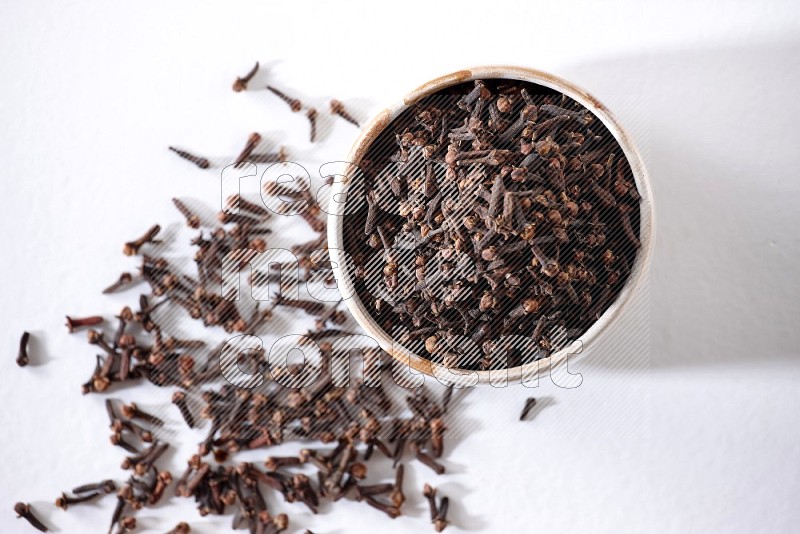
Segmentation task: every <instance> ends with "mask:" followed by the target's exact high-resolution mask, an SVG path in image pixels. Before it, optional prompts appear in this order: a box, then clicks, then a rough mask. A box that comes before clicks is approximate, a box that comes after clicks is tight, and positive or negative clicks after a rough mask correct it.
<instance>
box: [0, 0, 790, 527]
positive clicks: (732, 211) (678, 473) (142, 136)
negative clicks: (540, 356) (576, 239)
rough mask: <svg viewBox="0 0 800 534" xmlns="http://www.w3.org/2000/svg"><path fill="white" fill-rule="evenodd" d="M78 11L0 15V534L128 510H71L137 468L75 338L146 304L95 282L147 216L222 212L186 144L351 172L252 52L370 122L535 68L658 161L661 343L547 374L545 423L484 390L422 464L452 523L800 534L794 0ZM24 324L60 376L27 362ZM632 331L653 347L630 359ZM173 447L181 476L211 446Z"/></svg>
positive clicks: (411, 510)
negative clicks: (266, 147)
mask: <svg viewBox="0 0 800 534" xmlns="http://www.w3.org/2000/svg"><path fill="white" fill-rule="evenodd" d="M67 4H68V3H66V2H64V3H55V2H49V3H46V2H41V1H24V2H23V1H15V2H12V1H5V2H3V4H2V6H1V7H0V44H2V50H3V54H2V60H0V125H1V126H0V161H2V174H3V178H2V181H0V198H1V199H2V201H3V205H2V207H1V208H0V229H1V230H2V240H3V245H2V246H3V250H4V253H3V255H2V257H3V264H2V270H1V271H0V274H2V282H0V283H1V284H2V285H1V286H0V287H1V288H2V296H3V300H2V306H1V307H0V324H2V332H3V336H2V347H3V349H2V351H0V352H2V354H4V355H5V356H4V357H3V358H0V376H2V379H3V383H2V386H0V428H2V433H1V434H0V435H2V438H0V439H1V441H0V531H1V532H17V531H20V532H22V531H27V527H26V526H25V525H23V524H22V522H21V521H17V520H16V519H14V516H13V512H12V511H11V508H12V506H13V503H14V502H15V501H17V500H26V501H30V502H32V503H33V504H34V506H35V507H36V508H37V509H39V510H41V512H42V515H43V516H44V517H45V519H46V520H47V521H48V522H49V523H50V524H52V525H55V526H57V527H58V528H59V529H60V531H61V532H70V533H71V532H88V531H92V532H96V531H104V530H105V528H107V526H106V525H107V521H108V518H109V516H110V514H111V510H112V508H113V502H112V501H113V499H107V500H106V501H105V502H102V503H100V504H98V505H90V506H85V507H82V508H81V507H75V508H74V510H71V511H70V512H67V513H64V512H62V511H60V510H57V509H55V508H54V507H53V506H52V501H53V500H54V499H55V497H56V496H57V495H58V493H59V492H60V491H61V490H65V489H69V488H71V487H73V486H75V485H77V484H80V483H83V482H88V481H91V480H95V479H100V478H103V477H107V476H112V477H114V478H117V479H122V478H123V475H124V473H123V472H122V471H120V470H119V468H118V464H119V462H120V460H121V458H122V453H121V452H120V451H119V450H117V449H115V448H112V447H111V446H110V445H108V444H107V442H106V438H105V433H106V424H107V423H106V420H105V413H104V410H103V408H102V398H101V397H100V396H93V397H91V396H90V397H82V396H81V395H80V391H79V389H80V388H79V384H80V383H82V382H83V381H84V380H85V379H86V378H87V377H88V375H89V374H90V372H91V369H92V367H93V361H92V360H93V356H92V351H91V350H90V349H89V348H88V347H86V345H85V341H84V337H83V336H73V337H69V336H68V335H67V334H66V333H65V329H64V328H63V326H62V322H63V315H64V314H65V313H73V314H76V315H81V314H89V313H94V312H103V313H106V314H108V315H110V314H111V313H115V312H116V311H118V309H119V307H120V306H121V305H122V304H123V303H127V302H130V300H131V299H132V298H133V296H134V295H135V294H128V295H119V296H113V297H104V296H102V295H99V290H100V289H102V287H104V286H105V285H106V282H110V281H111V280H112V279H114V278H115V277H116V276H117V275H118V274H119V272H120V271H122V270H125V269H131V268H133V267H134V266H135V262H133V261H130V260H128V259H126V258H124V257H123V256H122V255H121V254H120V252H119V251H120V248H121V244H122V242H124V241H125V240H127V239H129V238H131V237H133V236H135V235H138V234H139V233H141V231H142V230H143V229H144V228H145V227H146V226H147V225H148V224H150V223H151V222H155V221H159V222H162V223H163V224H165V225H168V223H172V222H175V221H178V218H177V214H176V213H175V212H174V210H173V208H172V206H171V204H170V202H169V199H170V197H172V196H181V197H189V198H191V199H195V200H197V201H202V202H204V203H206V204H208V205H210V206H212V207H213V206H214V205H215V202H218V198H219V180H218V174H217V173H216V172H215V171H213V170H210V171H207V172H202V171H199V170H197V169H195V168H193V167H192V166H191V165H188V164H186V163H185V162H183V161H181V160H179V159H178V158H176V157H174V156H173V155H171V154H169V153H168V152H167V150H166V147H167V146H168V145H170V144H177V145H181V146H185V147H187V148H190V149H192V150H196V151H197V152H200V153H202V154H207V155H209V156H211V157H214V158H217V160H218V161H222V162H225V161H227V160H226V158H230V157H232V156H234V155H235V154H236V153H237V151H238V150H239V149H240V147H241V145H242V144H243V142H244V139H245V138H246V136H247V134H248V133H249V132H251V131H260V132H262V133H266V135H267V138H268V139H269V140H270V141H271V142H273V143H275V144H277V143H282V144H285V145H287V146H288V147H289V149H290V154H292V155H293V156H295V157H296V158H298V159H301V160H304V161H310V162H315V161H316V162H322V161H325V158H328V159H341V158H342V157H344V154H345V151H346V149H347V147H348V146H349V144H350V143H351V142H352V140H353V139H354V138H355V135H356V130H355V129H354V128H352V127H350V126H349V125H347V124H346V123H343V122H341V121H336V122H333V121H329V120H325V121H323V122H324V123H325V125H324V126H325V129H329V128H330V126H331V125H333V128H334V129H333V130H332V131H329V132H327V133H326V134H325V135H324V137H325V139H324V140H323V142H322V143H320V145H318V146H315V147H312V146H311V145H309V144H308V143H307V142H306V139H305V135H306V130H305V128H306V123H305V119H304V118H303V117H302V116H299V115H298V116H295V115H292V114H291V113H289V112H288V111H287V110H286V108H285V107H284V106H283V104H282V103H280V102H277V101H275V100H274V99H273V98H271V97H270V95H268V94H267V93H266V92H264V91H263V90H261V91H252V92H248V93H241V94H235V93H233V92H232V91H231V90H230V84H231V82H232V81H233V79H234V78H235V77H236V76H237V75H239V74H242V73H244V72H245V71H246V70H247V69H248V68H249V67H250V66H251V64H252V62H253V61H255V60H259V61H261V62H262V65H266V66H268V70H265V71H264V72H262V73H261V74H260V75H259V78H258V79H257V80H258V85H259V86H263V85H264V84H265V83H267V82H269V83H275V84H276V85H279V86H282V87H285V88H286V89H287V90H293V91H295V92H297V93H298V94H300V95H301V96H302V97H303V98H304V99H306V100H308V101H309V102H312V103H314V104H316V105H318V106H324V105H325V103H326V102H327V100H328V99H329V98H331V97H337V98H339V99H341V100H344V101H345V102H346V103H347V104H348V105H350V106H352V107H353V109H354V110H356V112H357V114H358V115H359V116H360V117H361V118H362V119H364V118H366V117H368V116H370V114H371V113H374V112H375V111H377V110H379V109H380V108H381V106H383V105H386V104H388V103H391V102H394V101H396V100H398V99H399V98H400V97H401V96H402V95H403V94H404V93H405V92H407V91H409V90H410V89H412V88H414V87H416V86H417V85H419V84H420V83H422V82H424V81H426V80H428V79H430V78H433V77H435V76H438V75H441V74H444V73H447V72H450V71H453V70H457V69H459V68H463V67H465V66H470V65H478V64H490V63H507V64H518V65H523V66H531V67H536V68H540V69H543V70H548V71H551V72H554V73H555V74H559V75H561V76H563V77H565V78H567V79H569V80H571V81H573V82H575V83H577V84H578V85H581V86H584V87H585V88H586V89H588V90H589V91H590V92H592V93H593V94H594V95H595V96H597V97H598V98H599V99H600V100H601V101H603V102H604V103H605V104H606V105H607V106H608V107H609V108H610V109H611V110H612V111H613V112H614V113H615V114H616V115H617V117H618V118H619V120H620V121H621V123H622V124H623V125H624V126H625V127H626V128H628V129H629V130H630V131H631V133H632V135H633V137H634V138H635V139H636V140H637V141H638V143H639V145H640V146H641V147H642V151H643V154H644V158H645V162H646V164H647V167H648V169H649V171H650V174H651V177H652V182H653V191H654V197H655V201H656V208H657V226H658V235H657V245H656V251H655V256H654V258H653V269H652V282H651V287H650V296H649V299H650V307H651V313H650V314H649V315H650V317H649V319H647V314H646V313H645V314H640V315H638V316H637V317H633V318H631V317H628V320H632V321H634V324H636V320H638V321H639V323H638V324H639V328H644V329H645V333H646V335H645V336H639V338H637V339H636V340H629V339H627V338H626V337H625V336H626V335H628V334H624V335H623V334H622V333H620V334H617V335H616V336H615V335H614V334H612V335H611V336H609V337H610V339H609V340H608V341H607V342H606V344H605V345H604V348H605V350H599V349H598V350H595V351H592V353H590V354H587V355H586V357H585V358H583V359H581V360H580V361H579V362H578V363H577V365H576V367H575V370H577V371H580V372H581V373H582V374H583V378H584V383H583V384H582V385H581V386H580V387H579V388H577V389H575V390H562V389H560V388H557V387H555V386H554V385H553V384H551V383H547V382H546V381H543V382H542V384H541V385H540V387H539V388H538V390H534V391H533V392H532V393H533V394H534V395H536V396H537V397H539V398H540V399H542V400H543V402H541V404H542V406H543V407H542V408H541V409H540V410H538V411H537V412H536V414H535V417H534V418H533V420H532V421H529V422H527V423H519V422H517V421H516V418H517V415H518V412H519V409H520V407H521V405H522V403H523V400H524V398H525V397H527V396H528V395H530V394H531V392H530V391H525V390H523V389H522V388H520V387H516V388H508V389H505V390H492V389H491V388H482V389H480V390H476V391H472V392H471V393H470V394H469V395H467V396H466V397H464V399H463V403H462V404H461V406H460V410H459V413H460V414H459V415H458V416H457V417H458V420H457V421H455V422H454V423H453V426H454V428H455V429H456V430H454V432H453V434H454V435H453V436H452V438H453V443H456V442H457V443H458V445H457V446H456V448H455V449H454V450H453V451H452V452H451V453H450V454H449V455H448V457H447V466H448V469H449V473H450V474H448V475H446V476H443V477H439V478H438V479H436V477H434V476H433V475H432V474H431V473H430V472H428V471H425V470H421V469H415V470H414V471H413V472H412V474H411V475H409V481H408V486H409V493H411V492H412V489H411V488H412V486H413V488H414V489H413V492H415V493H416V492H417V491H418V488H419V487H421V485H422V483H423V482H424V481H429V482H432V483H435V484H438V485H439V487H440V488H441V491H442V492H443V493H445V494H448V495H450V496H451V497H453V501H454V502H453V504H452V519H453V521H454V523H455V525H454V526H452V527H451V529H452V530H449V531H451V532H459V531H462V530H463V531H471V532H497V533H505V532H537V533H538V532H541V533H545V532H547V533H574V532H603V533H604V532H608V533H623V532H625V533H627V532H659V533H662V532H663V533H680V534H685V533H691V532H698V533H717V532H719V533H728V532H747V533H756V532H765V533H767V532H769V533H772V532H792V531H795V530H796V528H797V527H796V524H797V522H798V520H800V514H798V507H797V506H796V504H797V495H798V493H799V492H800V477H799V476H798V474H800V439H798V438H799V437H800V432H798V428H800V411H798V402H799V401H800V388H798V384H800V382H798V379H800V362H798V346H797V345H798V341H799V337H800V336H799V335H798V333H797V331H798V323H799V322H800V321H798V319H799V318H800V286H798V283H797V272H798V268H799V267H800V242H799V241H798V237H797V236H798V230H797V229H798V224H799V223H800V203H798V200H800V181H799V180H798V178H800V177H798V161H797V153H798V136H797V133H796V129H797V127H798V126H797V125H798V124H800V105H798V102H797V87H798V86H800V72H799V71H798V63H797V58H798V56H799V55H800V42H799V41H798V37H797V36H798V31H799V30H800V8H798V6H797V4H796V3H793V2H788V1H787V2H759V1H749V2H702V3H701V2H662V3H660V4H655V3H645V2H641V1H630V2H620V1H618V2H608V1H605V2H596V1H590V2H564V1H558V2H541V1H540V2H509V1H494V2H465V1H462V2H430V1H429V2H414V1H404V2H398V3H394V4H391V5H389V4H386V5H382V4H380V3H378V2H363V3H362V2H358V3H344V2H341V3H340V2H325V3H320V4H314V3H311V2H300V1H293V2H282V3H278V2H271V3H268V4H267V3H262V2H258V3H256V2H236V1H230V2H224V3H223V2H220V3H216V5H215V7H209V6H204V7H200V6H199V4H200V3H198V2H190V1H181V2H154V1H141V2H124V3H122V2H107V1H84V2H81V3H80V4H81V5H80V6H79V7H77V6H71V7H68V5H67ZM69 4H75V3H74V2H73V3H69ZM701 4H702V5H701ZM317 164H318V163H317ZM310 170H312V172H313V171H314V168H313V167H311V168H310ZM176 227H177V225H174V224H173V225H171V226H170V228H176ZM180 235H181V236H182V239H184V240H185V239H186V235H188V234H185V233H182V234H180ZM629 315H630V314H629ZM642 318H644V319H646V320H644V321H643V320H642ZM25 329H27V330H31V331H32V333H33V334H34V336H35V338H36V341H35V343H34V344H33V345H32V347H31V349H32V353H33V354H34V356H33V357H34V359H37V360H38V361H39V363H40V365H35V366H31V367H28V368H26V369H19V368H17V367H16V366H15V365H14V363H13V360H14V356H15V354H16V348H17V342H18V338H19V334H20V333H21V332H22V331H23V330H25ZM620 332H621V329H620ZM648 337H649V339H650V343H649V349H647V348H646V346H647V344H646V343H644V344H643V343H642V341H641V340H642V339H645V340H646V339H647V338H648ZM626 344H629V345H632V346H635V347H637V348H641V347H642V346H644V347H645V350H644V351H640V353H639V354H634V355H632V354H631V353H630V352H629V351H628V352H626V350H625V348H624V347H625V346H626ZM601 348H602V347H601ZM637 350H638V349H637ZM615 351H616V352H615ZM620 355H622V356H620ZM115 395H116V396H118V397H122V398H133V399H137V400H139V401H140V402H141V403H142V404H145V405H146V406H148V407H152V408H153V409H155V410H161V409H162V408H165V409H166V411H165V412H164V413H167V414H169V416H170V418H171V420H173V421H175V428H179V425H178V421H177V413H175V412H174V410H172V409H171V408H172V407H170V406H167V405H166V404H165V401H166V399H168V392H165V391H161V390H157V389H155V388H136V390H131V391H125V392H122V393H118V394H115ZM180 435H181V436H182V437H183V441H184V442H185V443H186V446H185V447H183V448H182V449H181V451H180V452H178V453H177V454H175V455H174V456H172V457H170V458H171V462H172V466H171V467H172V469H173V472H179V471H180V470H182V468H183V465H184V463H183V462H184V460H185V458H186V457H187V455H188V454H190V452H191V450H192V449H193V448H194V446H195V443H196V442H197V441H199V439H200V437H199V436H200V434H197V435H192V434H188V433H185V434H180ZM263 456H264V455H263V454H261V453H259V456H256V458H257V459H261V458H263ZM275 508H276V509H281V510H285V511H288V512H289V513H290V515H291V517H292V521H293V525H292V531H293V532H300V531H302V528H306V527H308V528H311V529H312V530H313V531H314V532H317V533H344V532H348V533H350V532H372V531H374V529H378V528H380V529H383V531H386V532H390V531H391V532H407V531H411V530H412V529H413V530H414V531H415V532H426V531H431V532H432V530H428V529H429V528H430V527H429V526H428V525H427V524H426V523H427V519H426V517H427V510H426V509H425V505H424V503H423V502H422V500H421V498H420V497H419V496H414V497H413V498H410V502H409V503H408V505H407V512H408V517H403V518H401V519H398V520H396V521H394V522H388V521H387V520H385V518H384V517H383V516H382V515H380V514H379V513H378V512H375V511H374V510H372V509H369V508H367V507H366V506H364V505H361V504H357V503H337V504H336V505H335V506H334V507H332V508H331V509H330V510H328V511H326V513H324V514H321V515H319V516H316V517H312V516H311V515H310V514H308V513H307V512H306V511H305V510H304V509H303V508H302V507H301V506H300V505H283V504H280V505H276V506H275ZM138 517H139V519H140V524H141V525H142V527H143V528H142V531H146V532H163V531H165V530H168V528H171V527H172V526H173V525H174V523H176V522H177V521H180V520H186V521H189V522H190V523H191V524H192V526H193V529H195V530H196V531H197V532H215V531H217V530H216V529H217V528H218V527H215V526H213V525H225V526H226V528H227V524H228V522H229V517H226V518H224V520H221V521H217V522H216V523H215V522H213V521H211V520H210V518H206V519H202V518H200V517H199V516H197V514H196V512H195V511H194V510H193V509H192V506H191V503H190V502H189V501H188V500H184V499H180V500H179V499H175V498H171V499H170V500H169V501H168V502H167V503H166V505H163V506H160V507H159V508H157V509H154V510H152V509H147V510H144V511H142V512H141V513H140V514H139V515H138ZM301 527H302V528H301ZM219 528H221V527H219ZM193 531H194V530H193Z"/></svg>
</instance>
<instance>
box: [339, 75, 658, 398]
mask: <svg viewBox="0 0 800 534" xmlns="http://www.w3.org/2000/svg"><path fill="white" fill-rule="evenodd" d="M499 78H505V79H509V80H521V81H526V82H531V83H535V84H538V85H541V86H544V87H549V88H551V89H555V90H557V91H559V92H561V93H563V94H565V95H567V96H568V97H570V98H572V99H574V100H575V101H577V102H579V103H580V104H582V105H583V106H584V107H586V109H588V110H590V111H591V112H592V113H594V115H595V116H596V117H597V118H598V119H599V120H600V121H601V122H602V123H603V124H604V125H605V126H606V127H607V128H608V130H609V132H611V134H612V135H613V136H614V138H615V139H616V140H617V142H618V143H619V145H620V147H622V150H623V152H624V154H625V157H626V158H627V159H628V162H629V163H630V166H631V170H632V171H633V176H634V178H635V181H636V187H637V188H638V190H639V193H640V195H641V202H640V205H639V207H640V210H641V212H640V225H639V234H640V235H639V239H640V241H641V248H640V250H639V252H638V254H637V257H636V261H635V263H634V265H633V266H632V268H631V274H630V276H629V278H628V281H627V282H626V284H625V286H624V287H623V289H622V291H621V292H620V294H619V295H618V296H617V299H616V300H615V301H614V302H613V303H612V304H611V306H609V308H608V309H607V310H606V311H605V313H603V315H602V316H601V317H600V318H599V319H598V320H597V321H596V322H595V323H594V324H593V325H592V326H591V327H590V328H589V329H588V330H587V331H586V332H585V333H584V334H583V335H582V336H581V337H579V338H578V339H577V340H575V341H574V342H573V343H572V344H571V345H569V346H567V347H565V348H563V349H562V350H561V351H560V352H557V353H555V354H553V355H551V356H550V357H549V358H545V359H541V360H538V361H536V362H533V363H529V364H525V365H522V366H519V367H513V368H509V369H507V370H504V371H502V377H503V379H507V380H509V381H511V382H512V383H513V382H515V381H519V380H520V379H523V378H530V377H533V376H536V371H537V369H538V371H539V373H541V372H542V371H543V370H545V369H547V368H548V367H549V366H550V365H551V362H552V360H554V359H556V358H558V357H559V356H563V355H564V354H565V353H574V352H577V350H576V348H577V347H578V346H580V347H582V349H587V348H589V347H591V346H592V344H593V343H594V342H596V340H597V339H598V337H599V336H600V335H601V334H602V333H603V332H605V331H607V330H608V329H609V328H610V327H611V325H612V324H613V323H614V321H615V319H616V318H617V317H618V316H619V315H620V313H621V311H622V309H623V308H624V307H625V305H626V304H627V303H629V302H630V300H631V295H632V294H633V293H634V291H635V290H636V289H637V287H639V286H640V285H641V284H642V283H643V280H644V279H645V277H646V276H647V270H648V266H649V262H650V257H651V255H652V247H653V238H654V226H653V222H654V220H653V216H654V213H653V201H652V196H651V195H652V193H651V187H650V182H649V179H648V177H647V173H646V172H645V168H644V164H643V163H642V160H641V157H640V155H639V152H638V151H637V150H636V148H635V147H634V145H633V142H632V141H631V139H630V137H629V136H628V135H627V133H626V132H625V131H624V130H623V129H622V127H621V126H620V125H619V123H618V122H617V121H616V119H615V118H614V116H613V115H612V114H611V112H610V111H609V110H608V109H606V107H605V106H603V104H601V103H600V102H599V101H598V100H597V99H596V98H594V97H593V96H591V95H590V94H589V93H587V92H586V91H584V90H583V89H581V88H579V87H577V86H575V85H574V84H572V83H570V82H568V81H566V80H564V79H562V78H559V77H557V76H554V75H552V74H548V73H546V72H542V71H538V70H534V69H529V68H524V67H509V66H483V67H475V68H472V69H467V70H461V71H458V72H454V73H452V74H448V75H446V76H442V77H440V78H436V79H434V80H431V81H429V82H427V83H425V84H423V85H422V86H420V87H419V88H417V89H415V90H413V91H411V93H409V94H408V95H407V96H406V97H405V99H404V100H403V102H401V103H399V104H396V105H394V106H392V107H390V108H387V109H385V110H384V111H382V112H380V113H379V114H378V115H377V117H375V118H374V119H372V121H370V122H369V124H367V126H366V127H365V128H364V129H363V130H362V132H361V134H360V135H359V137H358V139H357V140H356V142H355V144H354V145H353V147H352V149H351V151H350V154H349V156H348V159H347V160H346V161H348V162H351V163H353V164H355V165H358V163H359V162H360V160H361V158H362V157H364V155H365V154H366V153H367V150H368V149H369V147H370V145H371V144H372V143H373V142H374V141H375V139H377V137H378V134H380V133H381V132H382V131H383V130H384V129H385V128H386V127H387V126H388V125H389V124H390V123H391V122H392V121H393V120H394V119H395V118H396V117H397V116H398V115H400V113H402V112H403V111H404V110H405V109H406V108H408V107H409V106H411V105H413V104H414V103H415V102H417V101H419V100H420V99H422V98H424V97H426V96H429V95H431V94H434V93H436V92H438V91H440V90H441V89H444V88H446V87H450V86H453V85H457V84H460V83H463V82H468V81H472V80H478V79H499ZM353 174H354V169H353V167H350V168H349V169H348V170H347V171H346V173H345V176H344V178H343V179H342V181H341V182H336V183H335V184H334V185H333V188H332V191H331V195H332V196H331V198H336V197H335V195H339V194H342V193H346V192H347V189H348V187H349V185H350V183H351V179H352V176H353ZM338 198H345V197H344V196H342V197H338ZM344 212H345V203H337V202H332V203H331V208H330V216H329V221H328V244H329V247H330V250H331V260H332V261H333V263H334V265H335V266H336V268H335V269H334V274H335V276H336V279H337V283H338V285H339V288H340V289H341V290H342V293H343V294H345V295H353V296H352V297H351V298H349V299H346V300H345V302H346V303H347V306H348V308H349V309H350V312H351V313H352V314H353V316H354V317H355V319H356V321H358V323H359V325H360V326H361V327H362V328H363V329H364V330H365V331H366V333H367V335H369V336H370V337H372V338H373V339H375V340H376V341H377V342H378V344H379V345H380V346H381V348H383V349H384V350H385V351H386V352H388V353H389V354H390V355H391V356H392V357H393V358H395V359H396V360H398V361H400V362H402V363H403V364H405V365H409V366H410V367H411V368H412V369H414V370H416V371H418V372H422V373H425V374H426V375H431V376H433V374H434V371H436V374H437V376H439V377H440V378H441V376H442V375H441V374H440V372H441V371H445V372H446V370H444V368H442V367H441V366H439V365H438V364H435V363H433V362H431V361H430V360H428V359H426V358H423V357H420V356H419V355H417V354H414V353H413V352H411V351H410V350H408V349H406V348H404V347H403V346H402V345H400V344H399V343H397V342H396V341H394V340H392V338H391V337H390V336H389V335H388V334H387V333H386V332H385V331H384V330H383V329H382V328H381V327H379V326H378V324H377V323H376V322H375V320H374V319H373V318H372V317H371V316H370V314H369V312H368V310H367V309H366V308H365V306H364V304H363V303H362V302H361V301H360V300H359V298H358V296H357V295H356V294H355V290H354V286H353V279H352V273H350V272H348V271H347V269H346V268H345V267H346V263H345V262H344V261H343V257H342V254H341V251H343V250H344V239H343V236H342V228H343V224H342V219H343V216H344ZM451 371H453V372H455V373H458V371H457V370H451ZM496 373H498V371H463V376H464V377H468V378H465V379H464V380H463V382H464V383H473V382H474V381H475V378H476V377H477V381H478V382H480V383H489V382H492V381H496V380H497V379H498V378H497V374H496ZM452 376H453V375H449V377H452ZM457 381H458V380H456V382H457Z"/></svg>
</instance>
